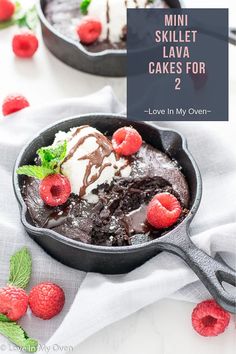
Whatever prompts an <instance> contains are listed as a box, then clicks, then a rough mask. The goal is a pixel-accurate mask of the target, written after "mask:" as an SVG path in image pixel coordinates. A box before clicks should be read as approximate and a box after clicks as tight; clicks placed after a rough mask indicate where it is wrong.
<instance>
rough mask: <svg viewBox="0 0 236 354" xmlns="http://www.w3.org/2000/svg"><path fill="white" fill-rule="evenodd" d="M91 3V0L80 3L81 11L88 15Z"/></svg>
mask: <svg viewBox="0 0 236 354" xmlns="http://www.w3.org/2000/svg"><path fill="white" fill-rule="evenodd" d="M90 3H91V0H83V1H82V2H81V3H80V11H81V13H82V14H83V15H87V13H88V7H89V5H90Z"/></svg>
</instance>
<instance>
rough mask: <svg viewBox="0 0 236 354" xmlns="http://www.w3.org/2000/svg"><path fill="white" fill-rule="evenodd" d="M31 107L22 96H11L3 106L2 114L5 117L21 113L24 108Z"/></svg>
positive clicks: (5, 100)
mask: <svg viewBox="0 0 236 354" xmlns="http://www.w3.org/2000/svg"><path fill="white" fill-rule="evenodd" d="M28 106H29V102H28V101H27V99H26V98H25V97H24V96H22V95H18V94H16V95H9V96H7V97H6V98H5V99H4V101H3V104H2V113H3V115H4V116H7V115H8V114H11V113H14V112H17V111H20V110H21V109H23V108H26V107H28Z"/></svg>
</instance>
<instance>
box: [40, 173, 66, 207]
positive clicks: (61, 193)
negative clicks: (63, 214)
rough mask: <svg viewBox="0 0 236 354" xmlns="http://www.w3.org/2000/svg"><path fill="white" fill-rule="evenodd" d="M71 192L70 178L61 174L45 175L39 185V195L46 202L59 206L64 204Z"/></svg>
mask: <svg viewBox="0 0 236 354" xmlns="http://www.w3.org/2000/svg"><path fill="white" fill-rule="evenodd" d="M70 194H71V186H70V181H69V180H68V178H66V177H65V176H63V175H61V174H53V175H49V176H47V177H45V178H44V179H43V180H42V182H41V183H40V186H39V195H40V197H41V198H42V200H43V201H44V203H45V204H47V205H50V206H58V205H62V204H64V203H65V202H66V201H67V199H68V198H69V196H70Z"/></svg>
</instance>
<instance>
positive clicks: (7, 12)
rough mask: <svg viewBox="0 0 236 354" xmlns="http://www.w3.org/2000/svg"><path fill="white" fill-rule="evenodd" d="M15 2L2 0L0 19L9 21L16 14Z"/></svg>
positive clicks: (0, 1) (0, 2)
mask: <svg viewBox="0 0 236 354" xmlns="http://www.w3.org/2000/svg"><path fill="white" fill-rule="evenodd" d="M14 12H15V4H14V2H13V1H10V0H0V21H7V20H10V18H11V17H12V16H13V15H14Z"/></svg>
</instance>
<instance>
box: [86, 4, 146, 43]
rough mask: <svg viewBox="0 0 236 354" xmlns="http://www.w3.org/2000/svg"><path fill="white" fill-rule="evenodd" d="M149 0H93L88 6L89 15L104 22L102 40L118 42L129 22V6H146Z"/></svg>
mask: <svg viewBox="0 0 236 354" xmlns="http://www.w3.org/2000/svg"><path fill="white" fill-rule="evenodd" d="M147 6H148V4H147V0H92V1H91V3H90V4H89V7H88V16H89V17H93V18H97V19H98V20H99V21H100V22H101V24H102V33H101V35H100V37H99V39H100V40H101V41H103V40H106V39H107V40H109V41H110V42H112V43H117V42H119V41H120V40H121V38H122V34H123V30H124V28H125V26H126V24H127V15H126V10H127V7H128V8H145V7H147Z"/></svg>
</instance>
